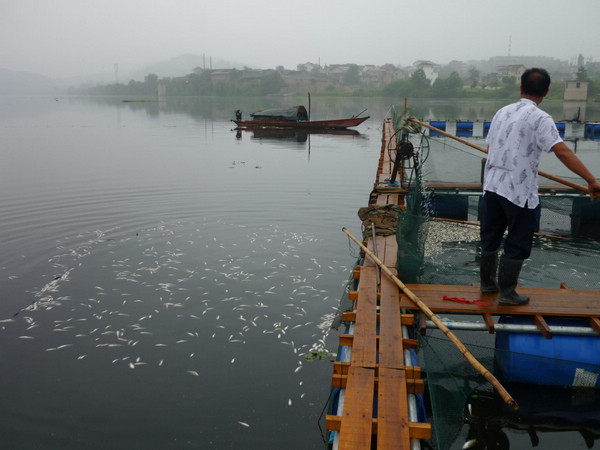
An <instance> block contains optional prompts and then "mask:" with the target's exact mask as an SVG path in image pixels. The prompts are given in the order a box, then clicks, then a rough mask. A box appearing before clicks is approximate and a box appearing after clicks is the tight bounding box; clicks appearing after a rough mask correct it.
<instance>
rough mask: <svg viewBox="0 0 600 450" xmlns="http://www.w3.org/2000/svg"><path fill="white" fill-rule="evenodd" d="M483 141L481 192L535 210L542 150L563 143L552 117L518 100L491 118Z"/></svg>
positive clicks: (525, 101)
mask: <svg viewBox="0 0 600 450" xmlns="http://www.w3.org/2000/svg"><path fill="white" fill-rule="evenodd" d="M486 140H487V143H488V148H489V153H488V157H487V162H486V165H485V172H484V180H483V190H484V191H491V192H495V193H496V194H498V195H500V196H502V197H504V198H506V199H508V200H509V201H511V202H512V203H514V204H515V205H517V206H520V207H524V206H525V205H527V207H528V208H530V209H534V208H536V207H537V205H538V204H539V202H540V200H539V196H538V166H539V165H540V157H541V156H542V151H544V152H547V153H550V151H552V147H553V146H554V145H556V144H558V143H559V142H562V139H561V138H560V135H559V134H558V130H557V129H556V124H555V123H554V120H553V119H552V117H551V116H550V115H549V114H548V113H546V112H544V111H542V110H541V109H540V108H538V106H537V104H536V103H535V102H534V101H532V100H529V99H526V98H521V99H520V100H519V101H518V102H516V103H512V104H510V105H507V106H505V107H504V108H501V109H500V110H499V111H498V112H497V113H496V114H495V115H494V118H493V119H492V123H491V125H490V130H489V133H488V135H487V139H486Z"/></svg>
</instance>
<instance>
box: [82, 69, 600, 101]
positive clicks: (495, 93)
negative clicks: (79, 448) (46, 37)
mask: <svg viewBox="0 0 600 450" xmlns="http://www.w3.org/2000/svg"><path fill="white" fill-rule="evenodd" d="M446 73H447V72H446ZM577 79H578V80H581V81H588V82H589V83H590V84H589V91H588V96H589V98H590V99H597V98H599V96H600V74H596V76H595V78H591V77H590V76H589V75H588V73H587V71H586V69H585V68H584V67H583V66H582V67H580V68H579V70H578V72H577ZM159 85H161V86H164V92H166V94H167V95H168V96H170V97H174V96H238V97H239V96H257V95H281V94H284V93H285V94H288V93H289V92H290V91H297V90H298V89H295V87H294V86H293V85H291V84H290V83H288V82H286V79H285V78H284V77H283V76H282V74H281V72H280V71H275V70H272V71H255V72H254V73H253V72H250V74H249V73H248V72H246V71H240V70H231V71H228V72H223V73H218V74H217V73H211V71H205V72H203V73H200V74H198V73H192V74H189V75H186V76H184V77H179V78H162V79H159V78H158V76H157V75H155V74H148V75H147V76H146V77H145V79H144V81H133V80H131V81H130V82H129V83H128V84H109V85H103V86H96V87H93V88H85V89H78V90H76V91H75V92H73V93H78V94H83V93H85V94H91V95H122V96H137V97H148V96H152V97H155V96H156V95H157V92H158V88H159ZM564 88H565V83H564V82H563V81H553V82H552V88H551V89H550V94H549V95H548V99H557V100H558V99H562V98H563V96H564ZM300 90H302V91H305V88H301V89H300ZM309 90H310V91H311V92H319V95H320V96H351V97H387V98H404V97H413V98H440V99H447V98H472V99H483V100H485V99H510V98H515V97H518V96H519V84H518V80H517V79H516V78H515V77H504V78H503V79H501V80H493V81H490V82H487V83H485V82H483V81H482V80H481V79H480V74H479V72H478V71H477V70H475V69H472V70H470V71H469V73H468V75H467V78H466V79H463V78H461V77H460V76H459V74H458V73H457V72H451V73H449V74H448V75H447V76H439V77H438V78H437V79H436V80H435V81H434V82H433V83H431V82H430V80H429V79H428V78H427V77H426V74H425V72H424V71H423V70H421V69H419V70H417V71H415V72H414V73H413V74H412V75H411V76H410V77H408V78H405V79H398V80H394V81H392V82H390V83H389V84H387V85H385V86H383V87H381V88H380V87H373V86H367V85H365V84H364V83H362V82H361V79H360V73H359V68H358V66H356V65H351V66H350V69H349V70H348V71H347V72H346V73H345V74H344V76H343V77H342V78H341V79H340V80H339V81H337V82H336V81H332V82H331V83H330V84H328V85H326V86H325V87H323V86H321V87H320V88H318V89H317V87H316V86H313V87H311V88H310V89H309Z"/></svg>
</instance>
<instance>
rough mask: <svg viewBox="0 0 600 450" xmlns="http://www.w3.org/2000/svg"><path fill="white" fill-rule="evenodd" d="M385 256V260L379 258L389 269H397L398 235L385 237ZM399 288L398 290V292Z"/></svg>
mask: <svg viewBox="0 0 600 450" xmlns="http://www.w3.org/2000/svg"><path fill="white" fill-rule="evenodd" d="M384 249H385V252H384V256H383V259H382V258H379V259H381V260H382V261H383V264H385V265H386V266H387V267H395V266H396V260H397V258H398V242H397V241H396V235H391V236H385V238H384ZM397 290H398V288H396V291H397Z"/></svg>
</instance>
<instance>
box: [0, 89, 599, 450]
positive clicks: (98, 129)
mask: <svg viewBox="0 0 600 450" xmlns="http://www.w3.org/2000/svg"><path fill="white" fill-rule="evenodd" d="M262 101H263V102H265V100H262ZM240 103H241V104H243V107H245V108H246V109H247V111H250V110H253V109H257V108H259V107H267V106H272V105H265V104H261V103H259V100H254V101H253V100H249V99H245V100H244V101H243V102H240ZM238 106H239V104H238V103H236V102H235V101H233V100H223V101H219V100H215V99H185V100H179V99H169V100H168V101H167V103H166V104H159V103H123V102H121V101H120V100H105V101H97V102H91V101H87V100H83V99H68V98H59V99H53V98H26V97H25V98H24V97H21V98H6V99H3V101H2V102H1V103H0V192H1V193H0V211H1V215H0V250H1V254H2V259H1V260H0V299H1V302H0V321H1V322H0V338H1V340H2V345H1V346H0V357H1V359H2V361H3V362H4V364H3V370H2V371H1V372H0V393H1V396H0V398H1V399H2V402H0V408H1V412H0V415H1V417H2V421H1V422H0V436H2V448H10V449H21V448H43V449H97V448H111V449H132V448H140V449H141V448H143V449H163V448H173V449H175V448H256V449H259V448H260V449H265V448H290V449H306V448H322V446H323V438H322V431H321V429H320V427H319V417H320V416H321V414H322V411H323V408H324V407H325V405H326V402H327V398H328V395H329V384H330V377H331V368H332V366H331V363H330V362H328V361H313V362H311V361H308V360H307V359H306V358H305V357H304V354H305V353H307V352H310V351H321V350H324V351H333V352H335V351H336V349H337V334H336V333H330V332H329V321H330V320H331V315H332V314H333V313H334V312H335V309H336V308H337V306H338V300H339V298H340V296H341V294H342V293H343V291H344V289H345V284H346V280H347V278H348V276H349V274H350V272H351V269H352V267H353V264H354V262H355V258H356V256H357V251H356V249H355V248H352V247H351V246H350V245H349V243H348V239H347V237H346V236H345V235H344V234H343V233H342V232H341V228H342V227H343V226H345V227H347V228H348V229H349V230H350V231H351V232H352V233H353V234H355V235H359V233H360V223H359V220H358V218H357V215H356V212H357V210H358V208H359V207H361V206H366V204H367V202H368V194H369V192H370V190H371V188H372V183H373V181H374V179H375V171H376V165H377V159H378V155H379V152H380V145H381V122H382V119H383V117H384V116H385V114H386V112H387V111H388V109H389V106H390V105H389V104H388V102H386V101H383V100H381V101H379V100H378V101H361V100H337V101H334V100H328V101H327V102H322V103H320V102H316V101H315V100H314V99H313V108H314V109H313V112H312V113H313V117H314V118H319V115H320V118H326V117H331V118H333V117H338V118H339V117H346V116H350V115H353V114H356V113H358V112H359V111H361V110H362V109H363V108H369V111H368V112H367V114H370V115H371V119H369V120H368V121H367V122H365V124H363V125H361V126H360V127H359V128H358V131H359V134H358V135H349V136H333V135H311V136H310V138H305V137H303V136H292V137H288V138H286V139H281V138H279V139H274V138H272V137H258V136H255V135H254V134H253V133H249V132H244V133H242V134H241V135H239V136H238V135H236V132H235V131H232V123H231V122H229V119H230V118H231V112H232V111H233V110H234V109H235V108H237V107H238ZM495 107H496V105H491V106H489V105H488V106H486V107H484V106H477V105H476V106H472V105H470V106H468V107H467V106H464V105H458V106H457V105H441V106H440V105H435V104H434V105H428V106H427V105H426V106H423V107H422V109H423V111H429V113H427V114H429V115H430V116H435V115H436V114H437V115H440V114H442V115H443V114H446V117H453V116H452V115H451V114H450V113H449V112H448V111H450V112H452V113H455V114H458V115H462V117H465V118H479V117H475V115H476V116H479V115H483V116H484V117H483V118H489V117H490V115H489V114H488V112H487V109H486V108H488V109H489V108H492V109H495ZM436 108H437V109H436ZM439 108H442V109H439ZM465 109H466V111H465ZM472 158H473V159H472ZM469 160H473V161H475V167H476V166H477V161H478V160H479V156H470V157H469ZM465 249H468V251H467V252H465V251H464V250H465ZM438 250H440V251H438V252H436V255H435V258H433V257H432V258H430V259H429V260H428V261H427V264H428V265H429V267H430V269H431V272H430V273H432V274H433V275H432V276H433V277H439V278H438V279H439V280H442V282H443V280H444V279H446V278H454V279H456V278H457V277H458V278H459V282H469V283H470V282H471V281H472V280H473V278H474V276H475V275H476V262H475V260H474V258H473V257H472V255H471V253H469V252H470V251H471V250H473V252H474V246H473V245H472V244H471V243H468V244H464V243H462V244H461V243H450V244H445V245H444V246H443V247H442V246H440V247H439V248H438ZM542 250H543V247H540V248H538V250H536V251H542ZM571 250H572V251H573V252H578V251H579V250H578V247H576V246H575V247H571ZM581 253H582V254H583V255H584V256H585V257H584V258H580V259H579V260H578V261H580V264H581V265H582V267H583V265H584V264H585V263H587V260H586V258H588V257H589V258H592V259H593V258H595V257H597V256H598V255H597V253H596V254H594V253H592V254H591V256H587V255H589V253H588V252H587V249H584V251H581ZM579 256H580V255H579V254H577V255H576V257H579ZM457 258H458V259H457ZM594 260H595V261H597V259H594ZM457 261H459V262H460V264H459V266H463V267H462V268H461V269H460V270H459V273H458V274H457V272H456V269H453V268H452V266H455V265H456V262H457ZM578 269H580V270H578ZM536 270H537V269H536ZM582 270H584V269H583V268H576V270H575V271H574V272H575V275H574V276H577V277H579V276H580V275H581V273H580V272H581V271H582ZM540 273H542V274H543V273H545V272H544V270H543V266H541V269H540ZM544 277H545V279H546V281H547V280H548V279H553V280H554V278H553V276H552V275H550V276H546V275H542V280H541V282H544ZM530 278H531V279H532V280H534V281H535V282H540V279H539V274H538V275H533V276H531V277H530ZM597 279H598V278H596V280H597ZM557 448H565V447H557ZM573 448H584V447H573Z"/></svg>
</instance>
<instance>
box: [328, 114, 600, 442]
mask: <svg viewBox="0 0 600 450" xmlns="http://www.w3.org/2000/svg"><path fill="white" fill-rule="evenodd" d="M393 133H394V130H393V125H392V123H391V121H390V120H386V121H385V122H384V129H383V139H382V148H381V156H380V159H379V164H378V168H377V177H376V182H375V187H374V190H373V192H372V193H371V198H370V203H371V204H374V205H378V206H384V205H397V206H400V207H401V208H402V207H404V203H403V202H404V195H403V194H404V190H403V189H402V188H401V187H387V186H386V185H385V182H386V180H388V179H390V178H391V172H392V170H393V161H394V159H395V154H394V152H393V151H392V152H391V155H390V154H389V153H390V152H389V151H388V142H389V140H390V139H391V138H392V137H393ZM392 147H394V146H392ZM400 175H401V174H399V175H398V176H400ZM440 187H441V186H440ZM443 187H444V188H447V186H443ZM461 187H462V188H472V186H461ZM367 246H368V247H369V248H370V249H371V250H374V249H376V250H377V252H376V254H377V255H378V257H379V259H381V260H382V261H383V262H384V264H385V265H386V266H388V267H389V268H390V269H392V271H395V269H394V268H395V265H396V259H397V253H398V247H397V244H396V237H395V236H388V237H382V236H377V237H376V238H375V245H374V242H373V239H372V238H369V240H368V241H367ZM401 275H402V274H400V278H402V276H401ZM355 278H358V279H359V287H358V291H357V292H351V293H350V299H351V300H353V301H354V309H353V311H352V312H347V313H345V314H344V321H345V322H350V323H353V324H354V327H353V333H352V334H342V335H341V336H340V345H341V346H347V347H348V348H351V352H350V353H351V358H350V361H349V362H336V363H334V368H333V376H332V386H333V387H335V388H340V389H343V390H344V402H343V408H342V410H341V412H339V411H338V415H328V416H327V418H326V426H327V429H328V430H331V431H337V432H339V434H338V435H337V448H339V449H371V448H377V449H397V450H408V449H410V448H411V442H410V439H411V438H416V439H430V438H431V425H430V424H429V423H419V422H411V421H410V420H409V411H408V397H409V394H411V393H421V392H423V391H424V382H423V380H422V379H420V374H421V368H419V367H412V366H410V365H406V364H405V359H404V354H405V350H406V349H412V348H416V347H417V342H416V341H415V340H411V339H406V338H404V337H403V333H402V327H403V326H405V325H414V320H415V316H416V317H418V318H419V322H420V324H419V327H420V328H421V330H422V332H423V333H424V332H425V317H424V315H423V314H422V313H420V312H419V310H418V308H417V307H416V306H415V305H414V304H413V303H412V302H411V301H410V300H409V299H408V298H407V297H406V296H405V295H403V294H402V293H401V292H400V291H399V289H398V287H397V286H396V285H395V284H394V283H393V282H392V281H391V280H389V279H388V277H387V276H385V275H383V274H382V275H381V279H380V284H379V285H378V277H377V269H376V267H375V265H374V263H373V262H371V261H370V260H369V259H368V258H367V259H365V262H364V265H363V266H362V267H358V268H357V270H356V271H355ZM557 283H558V282H557ZM407 287H408V288H409V289H410V290H411V291H412V292H413V293H414V294H416V295H417V296H418V297H419V298H420V299H421V300H422V301H423V302H424V303H425V304H426V305H427V306H428V307H429V308H430V309H431V310H432V311H434V312H448V313H457V314H471V315H473V314H476V315H481V317H482V318H483V321H484V323H485V324H486V326H487V329H488V331H489V332H490V333H494V331H495V330H494V326H495V325H494V323H495V322H494V318H493V317H494V316H499V315H505V314H509V315H515V314H516V315H527V316H531V317H533V319H534V323H535V324H536V325H537V327H538V328H539V329H540V331H541V333H542V334H543V335H544V336H545V337H546V338H548V339H550V338H552V331H551V327H549V326H548V325H547V323H546V320H545V318H547V317H552V316H560V317H587V318H588V320H589V324H590V326H591V327H592V328H593V329H594V330H596V332H598V334H600V290H579V289H568V288H567V287H566V286H564V285H562V286H560V287H559V286H557V288H556V289H540V288H535V289H532V288H520V289H519V293H522V294H525V295H529V297H530V298H531V301H530V303H529V304H528V305H524V306H518V307H514V306H513V307H511V306H499V305H498V304H497V294H490V295H483V296H482V295H481V294H480V292H479V287H477V286H455V285H425V284H409V285H407ZM444 296H447V297H458V298H461V297H464V298H466V299H467V300H476V299H479V298H481V300H483V301H487V302H489V303H491V305H490V306H478V305H473V304H466V303H456V302H452V301H447V300H444ZM401 311H408V312H412V313H411V314H402V313H401Z"/></svg>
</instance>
